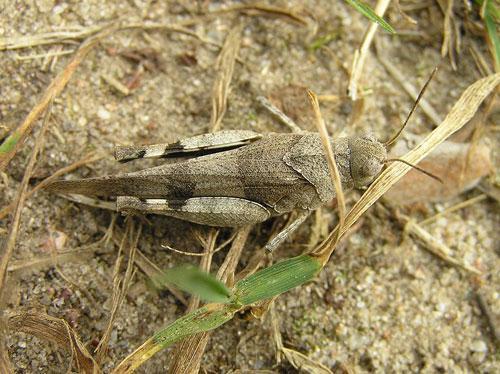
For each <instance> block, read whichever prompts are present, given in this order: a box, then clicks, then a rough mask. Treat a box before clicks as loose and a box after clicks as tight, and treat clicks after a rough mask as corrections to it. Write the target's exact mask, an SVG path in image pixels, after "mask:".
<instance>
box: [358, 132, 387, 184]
mask: <svg viewBox="0 0 500 374" xmlns="http://www.w3.org/2000/svg"><path fill="white" fill-rule="evenodd" d="M349 149H350V151H351V176H352V179H353V181H354V186H355V187H356V188H360V187H365V186H368V185H369V184H370V183H371V182H373V181H374V179H375V178H376V177H377V176H378V175H379V174H380V172H381V171H382V168H383V167H384V162H385V160H386V159H387V150H386V149H385V146H384V145H383V144H382V143H380V142H379V141H378V140H377V139H376V138H375V137H374V136H373V135H371V134H367V135H362V136H359V137H355V138H352V140H350V141H349Z"/></svg>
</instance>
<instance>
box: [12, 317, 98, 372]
mask: <svg viewBox="0 0 500 374" xmlns="http://www.w3.org/2000/svg"><path fill="white" fill-rule="evenodd" d="M8 327H9V329H10V331H14V332H24V333H26V334H30V335H33V336H36V337H37V338H39V339H42V340H46V341H50V342H53V343H55V344H57V345H58V346H60V347H62V348H64V349H65V350H66V351H68V352H70V353H71V355H72V357H74V358H75V359H76V360H75V361H76V367H77V368H78V371H79V372H83V373H89V374H90V373H93V374H95V373H100V372H101V370H100V369H99V367H98V366H97V363H96V362H95V361H94V359H93V358H92V356H91V354H90V353H89V352H88V351H87V348H85V346H84V345H83V343H82V342H81V341H80V338H79V337H78V335H77V334H76V332H75V331H74V330H73V329H72V328H71V327H70V326H69V325H68V322H66V321H65V320H63V319H59V318H54V317H51V316H49V315H48V314H45V313H39V312H23V313H16V314H14V315H11V316H9V321H8Z"/></svg>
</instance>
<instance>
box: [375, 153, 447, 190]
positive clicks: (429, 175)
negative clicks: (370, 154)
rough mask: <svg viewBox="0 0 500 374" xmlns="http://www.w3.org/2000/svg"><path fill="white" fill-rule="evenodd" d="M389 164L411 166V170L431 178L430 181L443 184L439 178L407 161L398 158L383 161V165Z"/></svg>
mask: <svg viewBox="0 0 500 374" xmlns="http://www.w3.org/2000/svg"><path fill="white" fill-rule="evenodd" d="M389 162H402V163H403V164H406V165H408V166H411V167H412V168H413V169H415V170H418V171H419V172H421V173H423V174H425V175H427V176H428V177H431V178H432V179H435V180H437V181H438V182H439V183H441V184H444V182H443V180H442V179H441V178H439V177H438V176H436V175H434V174H432V173H430V172H428V171H427V170H425V169H422V168H421V167H418V166H417V165H413V164H412V163H410V162H408V161H405V160H402V159H400V158H389V159H387V160H385V161H384V163H389Z"/></svg>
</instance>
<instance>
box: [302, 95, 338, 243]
mask: <svg viewBox="0 0 500 374" xmlns="http://www.w3.org/2000/svg"><path fill="white" fill-rule="evenodd" d="M307 94H308V95H309V99H310V100H311V104H312V106H313V109H314V115H315V117H316V127H317V128H318V132H319V135H320V137H321V143H322V144H323V148H324V149H325V151H326V156H327V157H326V159H327V161H328V169H329V170H330V176H331V178H332V183H333V185H334V187H335V195H336V198H337V205H338V209H339V227H340V228H341V229H340V230H339V231H338V232H339V233H340V232H341V231H342V228H343V227H344V222H345V214H346V208H345V198H344V192H343V191H342V182H341V179H340V173H339V169H338V167H337V162H335V154H334V153H333V149H332V144H331V143H330V137H329V136H328V131H327V130H326V125H325V121H324V119H323V116H322V115H321V111H320V108H319V102H318V98H317V96H316V95H315V94H314V92H312V91H310V90H308V91H307ZM339 239H340V236H339V235H337V237H336V238H335V243H337V242H338V240H339Z"/></svg>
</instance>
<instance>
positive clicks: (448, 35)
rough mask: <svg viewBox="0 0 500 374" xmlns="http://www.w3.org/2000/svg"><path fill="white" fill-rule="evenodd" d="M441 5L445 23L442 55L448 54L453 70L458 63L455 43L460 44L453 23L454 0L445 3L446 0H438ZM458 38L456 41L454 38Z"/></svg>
mask: <svg viewBox="0 0 500 374" xmlns="http://www.w3.org/2000/svg"><path fill="white" fill-rule="evenodd" d="M437 3H438V4H439V7H440V8H441V10H442V11H443V13H444V23H443V44H442V45H441V56H442V57H445V56H446V55H448V56H449V58H450V63H451V66H452V68H453V70H457V63H456V61H455V54H456V53H455V50H454V47H455V45H457V46H460V39H458V38H459V35H455V33H454V27H453V24H454V23H455V21H454V20H453V3H454V0H447V3H446V4H445V1H444V0H439V1H437ZM454 37H455V38H456V40H455V43H454V41H453V38H454Z"/></svg>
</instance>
